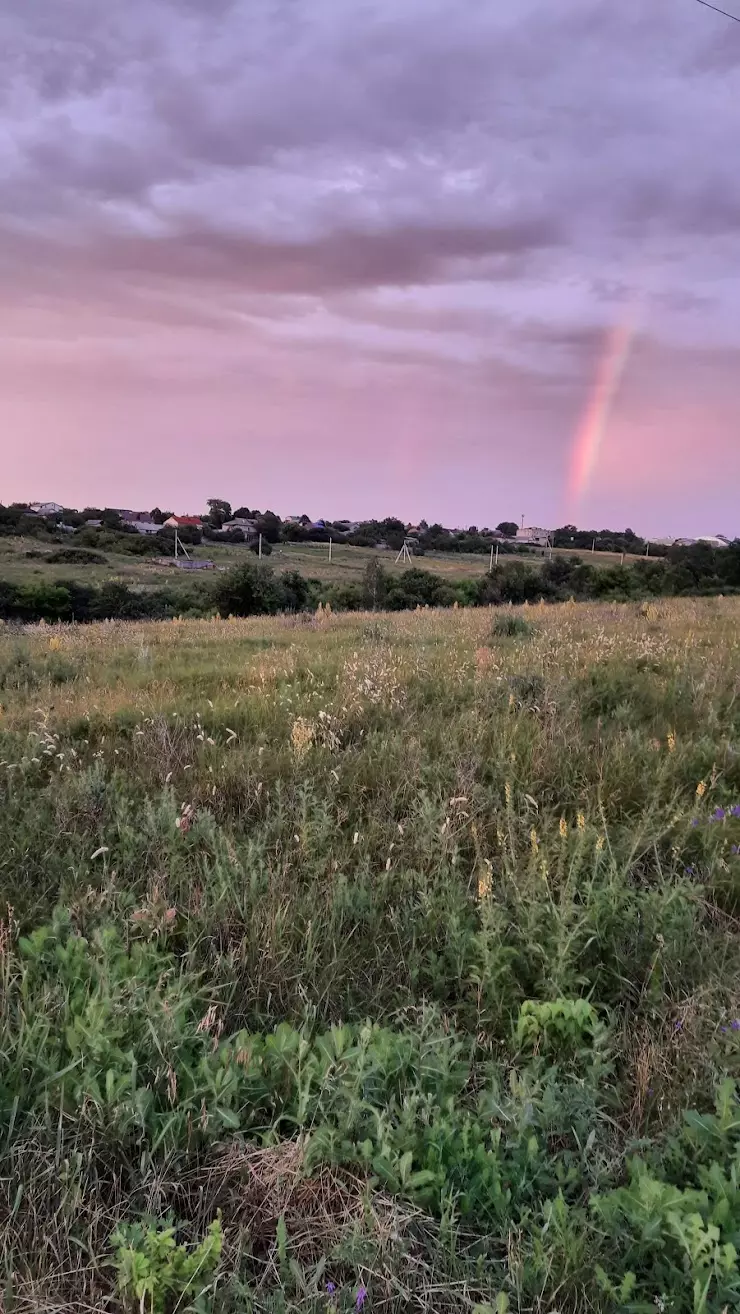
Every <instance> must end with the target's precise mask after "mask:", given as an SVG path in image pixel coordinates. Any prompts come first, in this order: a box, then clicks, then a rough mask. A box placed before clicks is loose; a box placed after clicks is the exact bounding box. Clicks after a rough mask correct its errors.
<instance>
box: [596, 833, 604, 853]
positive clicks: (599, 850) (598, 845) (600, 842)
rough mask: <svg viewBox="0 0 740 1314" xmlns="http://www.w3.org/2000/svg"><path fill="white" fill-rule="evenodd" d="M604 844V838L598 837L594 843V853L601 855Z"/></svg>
mask: <svg viewBox="0 0 740 1314" xmlns="http://www.w3.org/2000/svg"><path fill="white" fill-rule="evenodd" d="M604 842H605V841H604V836H603V835H599V838H598V839H597V841H596V852H597V853H603V851H604Z"/></svg>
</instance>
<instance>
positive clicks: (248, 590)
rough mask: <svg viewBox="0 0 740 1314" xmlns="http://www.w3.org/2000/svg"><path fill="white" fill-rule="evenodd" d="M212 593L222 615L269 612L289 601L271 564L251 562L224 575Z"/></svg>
mask: <svg viewBox="0 0 740 1314" xmlns="http://www.w3.org/2000/svg"><path fill="white" fill-rule="evenodd" d="M211 596H212V598H213V602H214V605H215V606H216V607H217V608H218V610H219V612H220V614H221V615H222V616H261V615H270V614H274V613H275V612H278V611H281V610H282V609H283V607H284V606H285V604H286V592H285V590H284V589H283V587H282V586H281V584H280V582H279V581H278V580H277V579H276V578H275V576H274V574H273V572H272V570H271V569H270V567H269V566H263V565H261V564H260V563H259V562H251V561H245V562H244V563H243V564H242V565H241V566H236V567H235V568H234V569H233V570H230V571H228V573H227V574H225V575H222V576H221V578H220V579H218V580H217V581H216V583H215V585H214V586H213V590H212V595H211Z"/></svg>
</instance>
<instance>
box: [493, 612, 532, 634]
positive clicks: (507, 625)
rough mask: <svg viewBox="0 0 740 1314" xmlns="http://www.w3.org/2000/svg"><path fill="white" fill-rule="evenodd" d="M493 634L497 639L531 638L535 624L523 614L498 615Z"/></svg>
mask: <svg viewBox="0 0 740 1314" xmlns="http://www.w3.org/2000/svg"><path fill="white" fill-rule="evenodd" d="M492 634H493V636H494V638H497V639H529V638H531V636H532V635H533V634H534V626H532V625H530V623H529V621H527V620H525V619H524V617H523V616H511V615H507V616H497V617H496V619H495V621H494V622H493V629H492Z"/></svg>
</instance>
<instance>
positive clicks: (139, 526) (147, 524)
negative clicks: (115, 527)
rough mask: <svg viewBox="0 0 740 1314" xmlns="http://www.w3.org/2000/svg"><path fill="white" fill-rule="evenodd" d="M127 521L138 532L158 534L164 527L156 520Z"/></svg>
mask: <svg viewBox="0 0 740 1314" xmlns="http://www.w3.org/2000/svg"><path fill="white" fill-rule="evenodd" d="M127 523H128V524H130V525H131V526H132V527H133V528H134V529H135V530H136V532H137V534H158V533H159V531H160V529H161V528H162V526H161V525H158V524H157V523H156V521H154V520H130V521H128V522H127Z"/></svg>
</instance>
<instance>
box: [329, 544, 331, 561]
mask: <svg viewBox="0 0 740 1314" xmlns="http://www.w3.org/2000/svg"><path fill="white" fill-rule="evenodd" d="M329 560H330V561H331V539H329Z"/></svg>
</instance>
